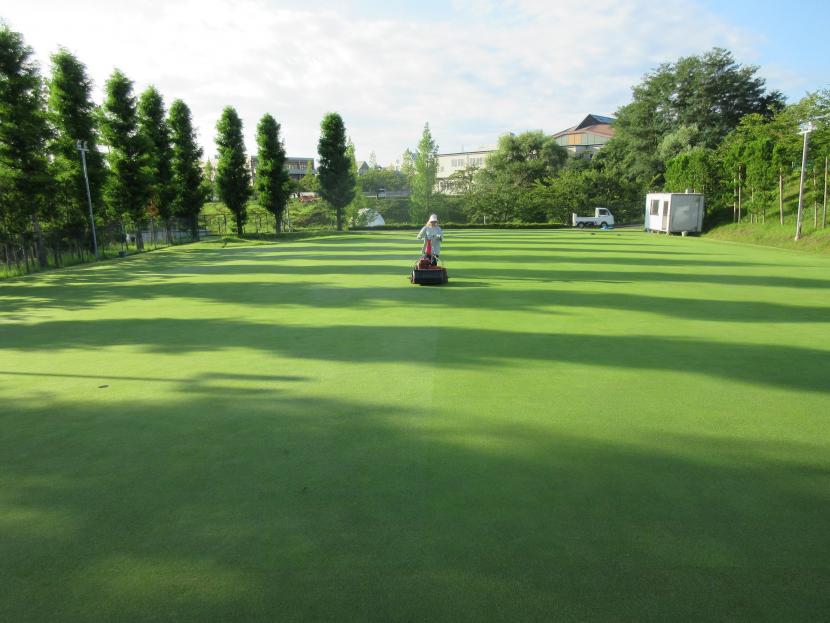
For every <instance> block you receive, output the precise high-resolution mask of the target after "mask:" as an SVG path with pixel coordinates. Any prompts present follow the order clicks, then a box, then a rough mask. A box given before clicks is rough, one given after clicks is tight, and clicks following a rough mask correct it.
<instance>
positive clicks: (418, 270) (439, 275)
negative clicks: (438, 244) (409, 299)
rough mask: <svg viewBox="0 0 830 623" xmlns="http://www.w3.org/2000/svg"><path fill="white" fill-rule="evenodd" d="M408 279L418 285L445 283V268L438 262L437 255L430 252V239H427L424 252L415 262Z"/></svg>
mask: <svg viewBox="0 0 830 623" xmlns="http://www.w3.org/2000/svg"><path fill="white" fill-rule="evenodd" d="M409 281H411V282H412V283H417V284H418V285H419V286H427V285H441V284H443V283H447V282H448V281H449V278H448V277H447V269H446V268H444V267H443V266H441V265H440V264H438V256H436V255H433V254H432V241H431V240H427V242H426V245H424V253H423V255H421V257H420V258H419V259H418V261H417V262H415V267H414V268H413V269H412V274H411V275H410V277H409Z"/></svg>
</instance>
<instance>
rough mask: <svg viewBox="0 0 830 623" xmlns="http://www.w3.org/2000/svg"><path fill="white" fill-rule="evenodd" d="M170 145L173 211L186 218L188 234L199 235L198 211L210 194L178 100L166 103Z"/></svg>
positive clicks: (189, 125) (188, 120) (189, 124)
mask: <svg viewBox="0 0 830 623" xmlns="http://www.w3.org/2000/svg"><path fill="white" fill-rule="evenodd" d="M167 123H168V126H169V127H170V139H171V142H172V146H173V153H172V158H171V161H170V166H171V169H172V171H173V184H172V186H173V196H172V206H173V213H174V214H175V215H177V216H179V217H181V218H185V219H187V220H188V221H189V222H190V230H191V235H192V236H193V239H194V240H198V239H199V223H198V218H199V212H200V211H201V210H202V206H203V205H204V203H205V201H206V200H207V199H208V198H209V197H211V196H212V194H213V190H212V184H211V182H210V179H209V178H205V177H203V176H202V168H201V161H202V148H201V147H199V144H198V141H197V138H196V131H195V130H194V129H193V121H192V118H191V114H190V108H189V107H188V106H187V104H185V103H184V102H183V101H182V100H175V101H174V102H173V103H172V104H171V105H170V112H169V113H168V116H167Z"/></svg>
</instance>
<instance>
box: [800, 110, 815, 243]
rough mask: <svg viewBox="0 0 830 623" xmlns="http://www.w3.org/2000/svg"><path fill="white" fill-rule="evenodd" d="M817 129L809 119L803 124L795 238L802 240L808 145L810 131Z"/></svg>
mask: <svg viewBox="0 0 830 623" xmlns="http://www.w3.org/2000/svg"><path fill="white" fill-rule="evenodd" d="M815 129H816V126H814V125H813V124H812V123H810V122H809V121H808V122H807V123H802V124H801V132H800V134H802V135H803V136H804V149H803V150H802V152H801V181H799V183H798V217H797V218H796V221H795V239H796V242H797V241H799V240H801V222H802V215H803V213H804V174H805V173H806V172H807V146H808V145H809V144H810V132H812V131H813V130H815Z"/></svg>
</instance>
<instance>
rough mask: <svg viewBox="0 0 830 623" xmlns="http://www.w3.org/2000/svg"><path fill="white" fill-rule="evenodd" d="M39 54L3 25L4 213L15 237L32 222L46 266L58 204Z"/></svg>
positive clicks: (0, 193)
mask: <svg viewBox="0 0 830 623" xmlns="http://www.w3.org/2000/svg"><path fill="white" fill-rule="evenodd" d="M33 56H34V55H33V52H32V49H31V48H30V47H29V46H27V45H26V44H25V43H24V41H23V37H22V35H21V34H20V33H17V32H14V31H12V30H11V29H10V28H9V27H8V26H7V25H6V24H3V23H2V22H0V214H2V219H3V224H4V227H5V228H6V229H8V230H11V232H12V233H21V232H22V231H23V230H24V229H25V228H26V227H27V224H28V223H31V225H32V227H33V229H34V233H35V240H36V241H37V243H38V261H39V263H40V265H41V267H45V266H46V263H47V257H46V252H45V247H44V244H43V236H42V234H41V220H42V219H43V218H44V217H47V216H48V214H49V208H50V207H51V205H53V204H51V202H50V200H49V197H50V195H51V192H50V191H51V188H52V187H53V178H52V176H51V175H50V171H49V166H48V160H47V155H46V153H47V141H48V139H49V135H50V132H49V126H48V123H47V114H46V107H45V98H44V88H43V81H42V80H41V76H40V70H39V68H38V66H37V63H36V62H35V60H34V58H33Z"/></svg>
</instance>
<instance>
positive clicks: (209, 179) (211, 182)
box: [202, 159, 216, 201]
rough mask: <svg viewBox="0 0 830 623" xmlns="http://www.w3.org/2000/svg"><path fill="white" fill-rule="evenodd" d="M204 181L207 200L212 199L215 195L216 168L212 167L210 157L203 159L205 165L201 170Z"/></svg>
mask: <svg viewBox="0 0 830 623" xmlns="http://www.w3.org/2000/svg"><path fill="white" fill-rule="evenodd" d="M202 173H203V177H204V183H205V185H206V187H207V189H208V195H207V200H208V201H213V199H214V197H215V196H216V170H215V169H214V168H213V163H212V162H211V161H210V159H208V160H205V167H204V169H203V170H202Z"/></svg>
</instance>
